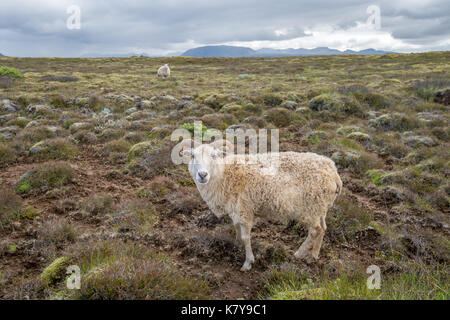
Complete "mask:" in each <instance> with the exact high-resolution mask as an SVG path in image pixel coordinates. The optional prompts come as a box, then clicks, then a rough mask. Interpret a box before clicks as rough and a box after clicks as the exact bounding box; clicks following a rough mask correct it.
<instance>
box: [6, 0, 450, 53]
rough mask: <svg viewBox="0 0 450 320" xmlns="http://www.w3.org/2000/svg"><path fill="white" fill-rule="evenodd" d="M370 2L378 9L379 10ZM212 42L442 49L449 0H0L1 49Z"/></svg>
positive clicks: (145, 49)
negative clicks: (75, 8) (76, 10)
mask: <svg viewBox="0 0 450 320" xmlns="http://www.w3.org/2000/svg"><path fill="white" fill-rule="evenodd" d="M71 5H75V6H78V7H79V9H80V13H81V14H80V29H69V28H68V24H69V26H71V27H74V26H75V27H76V26H77V25H76V23H77V19H76V18H75V17H73V13H74V12H73V11H71V13H68V11H67V10H68V8H69V7H70V6H71ZM369 6H372V7H371V8H372V9H369V10H368V8H369ZM373 6H377V7H378V8H379V9H380V10H379V11H380V19H378V18H377V16H376V14H377V13H376V11H377V10H376V9H373ZM378 22H379V24H378V25H377V23H378ZM378 26H379V27H378ZM215 44H229V45H242V46H248V47H251V48H253V49H260V48H278V49H284V48H315V47H321V46H327V47H330V48H334V49H339V50H345V49H353V50H361V49H366V48H375V49H380V50H390V51H397V52H419V51H430V50H449V49H450V4H449V1H448V0H387V1H385V0H382V1H361V0H339V1H337V0H220V1H219V0H197V1H196V0H191V1H187V0H127V1H121V0H109V1H108V0H97V1H92V0H0V53H3V54H5V55H9V56H32V57H35V56H49V57H53V56H59V57H78V56H82V55H89V54H93V53H99V54H125V53H147V54H149V55H174V54H178V53H181V52H183V51H185V50H187V49H190V48H193V47H197V46H202V45H215Z"/></svg>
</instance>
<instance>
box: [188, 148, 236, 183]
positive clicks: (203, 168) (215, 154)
mask: <svg viewBox="0 0 450 320" xmlns="http://www.w3.org/2000/svg"><path fill="white" fill-rule="evenodd" d="M224 141H225V140H220V141H216V142H213V143H210V144H202V145H199V146H197V147H194V148H193V149H191V148H190V145H191V140H186V142H187V143H189V144H188V147H186V148H185V147H184V146H183V147H182V149H181V151H180V154H181V155H183V156H189V157H190V158H191V159H190V161H189V165H188V167H189V172H190V173H191V176H192V178H193V179H194V181H195V182H196V183H197V184H207V183H208V182H209V181H210V179H211V177H214V176H217V175H221V172H222V171H223V165H222V164H223V163H224V162H223V157H224V156H225V155H226V153H225V151H224V150H223V143H224ZM187 143H186V144H187ZM225 143H226V145H227V147H229V146H230V142H228V141H226V142H225Z"/></svg>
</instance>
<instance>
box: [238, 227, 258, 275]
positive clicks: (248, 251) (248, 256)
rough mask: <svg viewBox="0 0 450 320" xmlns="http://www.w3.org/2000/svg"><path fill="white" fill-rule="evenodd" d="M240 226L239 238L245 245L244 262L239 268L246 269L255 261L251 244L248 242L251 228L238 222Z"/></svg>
mask: <svg viewBox="0 0 450 320" xmlns="http://www.w3.org/2000/svg"><path fill="white" fill-rule="evenodd" d="M240 226H241V239H242V242H243V243H244V246H245V262H244V265H243V266H242V268H241V271H248V270H250V269H251V268H252V263H253V262H255V257H254V256H253V251H252V245H251V243H250V232H251V228H250V227H249V226H245V225H243V224H240Z"/></svg>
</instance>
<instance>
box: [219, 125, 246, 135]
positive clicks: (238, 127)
mask: <svg viewBox="0 0 450 320" xmlns="http://www.w3.org/2000/svg"><path fill="white" fill-rule="evenodd" d="M248 129H250V128H249V127H247V126H246V125H244V124H233V125H231V126H229V127H228V128H227V129H226V130H225V134H234V133H236V130H242V132H245V131H247V130H248Z"/></svg>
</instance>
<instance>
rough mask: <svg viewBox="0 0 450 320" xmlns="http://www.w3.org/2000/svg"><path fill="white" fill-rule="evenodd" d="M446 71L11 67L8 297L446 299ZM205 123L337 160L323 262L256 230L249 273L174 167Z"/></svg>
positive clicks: (289, 234)
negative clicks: (187, 138) (179, 134)
mask: <svg viewBox="0 0 450 320" xmlns="http://www.w3.org/2000/svg"><path fill="white" fill-rule="evenodd" d="M449 61H450V53H449V52H433V53H421V54H404V55H401V54H388V55H375V56H354V55H352V56H346V55H342V56H332V57H329V56H327V57H321V56H313V57H286V58H272V59H266V58H245V59H228V58H220V59H214V58H190V57H173V58H164V59H155V58H146V57H132V58H108V59H59V58H33V59H28V58H27V59H25V58H12V57H1V58H0V66H2V67H1V68H0V70H1V71H0V183H1V186H0V298H3V299H8V298H11V299H34V298H42V299H124V298H136V299H184V298H192V299H198V298H219V299H240V298H244V299H251V298H264V299H265V298H269V299H449V283H450V281H449V280H450V279H449V271H448V270H449V269H448V263H449V254H450V249H449V248H450V242H449V219H448V214H449V212H450V202H449V195H450V184H449V179H448V178H449V160H450V158H449V153H448V152H449V151H448V150H450V148H449V139H450V129H449V124H448V120H449V101H450V98H449V95H450V90H449V89H450V80H449V79H450V64H449ZM164 63H169V65H170V67H171V77H170V78H166V79H161V78H158V76H157V74H156V73H155V71H156V70H157V69H158V68H159V67H160V66H161V65H163V64H164ZM196 120H199V121H202V123H203V126H204V128H203V129H202V131H203V132H204V133H205V134H207V132H208V131H207V129H210V128H215V129H218V130H221V131H222V132H225V130H226V129H227V128H229V127H230V126H232V127H231V128H238V127H239V128H243V129H245V128H253V129H258V128H268V129H274V128H277V129H279V130H280V151H295V152H306V151H310V152H315V153H317V154H320V155H325V156H327V157H329V158H331V159H332V160H333V161H334V162H335V163H336V166H337V168H338V171H339V175H340V177H341V179H342V181H343V190H342V193H341V195H340V196H339V197H338V198H337V199H336V201H335V203H334V205H333V207H332V208H331V209H330V211H329V212H328V215H327V219H326V223H327V233H326V234H325V236H324V239H323V245H322V249H321V254H320V257H319V259H318V261H316V262H314V263H311V264H309V263H306V262H302V261H298V260H297V259H295V258H294V257H293V254H294V253H295V251H296V250H297V249H298V247H299V246H300V244H301V243H302V242H303V241H304V240H305V239H306V237H307V234H308V230H307V229H306V228H304V227H302V226H301V225H300V224H298V223H297V222H296V221H294V220H292V221H289V222H288V223H287V224H283V223H280V222H278V221H272V220H261V221H256V224H255V226H254V227H253V229H252V247H253V253H254V255H255V263H254V265H253V267H252V269H251V270H250V271H248V272H247V273H242V272H240V271H239V269H240V267H241V264H242V261H244V258H245V250H244V248H243V247H242V246H241V244H240V243H239V242H238V241H236V240H235V234H234V233H235V230H234V227H233V223H232V221H231V220H230V219H228V218H226V217H223V218H221V219H219V218H216V217H215V216H214V215H213V214H212V213H211V212H210V211H209V208H208V206H207V205H206V204H205V202H204V201H203V200H202V198H201V197H200V195H199V193H198V191H197V188H196V187H195V185H194V182H193V180H192V178H191V177H190V174H189V172H188V169H187V167H186V166H183V165H181V166H175V165H174V164H173V163H172V161H171V160H170V151H171V149H172V147H173V145H174V142H172V141H170V134H171V133H172V131H173V130H175V129H178V128H185V129H187V130H192V129H193V127H192V123H193V121H196ZM69 264H75V265H78V266H79V267H80V269H81V277H82V278H81V289H80V290H75V291H74V290H68V289H67V288H66V286H65V279H66V275H65V274H64V271H65V268H66V266H67V265H69ZM370 265H377V266H379V267H380V269H381V289H374V290H369V289H368V288H367V286H366V280H367V278H368V277H369V275H368V274H366V269H367V267H368V266H370Z"/></svg>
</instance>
